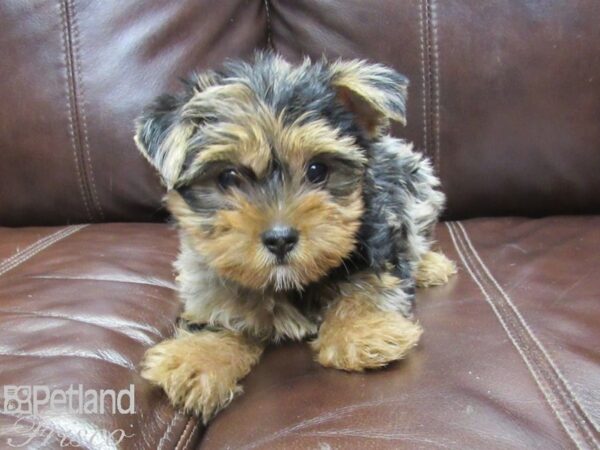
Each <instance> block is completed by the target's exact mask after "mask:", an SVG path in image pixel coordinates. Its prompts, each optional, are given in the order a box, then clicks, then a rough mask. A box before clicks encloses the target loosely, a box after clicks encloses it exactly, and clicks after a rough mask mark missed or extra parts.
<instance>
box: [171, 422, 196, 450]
mask: <svg viewBox="0 0 600 450" xmlns="http://www.w3.org/2000/svg"><path fill="white" fill-rule="evenodd" d="M193 422H194V421H193V418H192V417H190V418H189V419H188V421H187V424H186V425H185V428H184V429H183V432H182V433H181V436H179V439H178V440H177V444H175V447H174V450H179V445H180V444H181V443H182V442H183V438H184V436H186V433H187V431H188V428H189V427H190V425H192V424H193ZM192 432H193V430H192ZM191 435H192V433H190V434H189V435H187V439H186V441H185V444H186V445H187V443H188V442H189V439H190V436H191ZM184 448H185V447H184Z"/></svg>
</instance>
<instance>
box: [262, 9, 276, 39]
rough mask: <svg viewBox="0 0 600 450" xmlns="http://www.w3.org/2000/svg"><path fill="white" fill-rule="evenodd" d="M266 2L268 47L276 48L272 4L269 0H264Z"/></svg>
mask: <svg viewBox="0 0 600 450" xmlns="http://www.w3.org/2000/svg"><path fill="white" fill-rule="evenodd" d="M264 3H265V15H266V16H267V47H268V48H269V49H270V50H275V46H274V45H273V30H272V28H271V5H270V3H269V0H264Z"/></svg>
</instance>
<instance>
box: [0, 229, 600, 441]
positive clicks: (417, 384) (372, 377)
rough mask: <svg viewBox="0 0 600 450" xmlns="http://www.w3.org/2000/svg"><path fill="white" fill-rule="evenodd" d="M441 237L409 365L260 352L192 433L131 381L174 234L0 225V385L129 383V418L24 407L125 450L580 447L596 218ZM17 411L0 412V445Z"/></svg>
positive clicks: (167, 292)
mask: <svg viewBox="0 0 600 450" xmlns="http://www.w3.org/2000/svg"><path fill="white" fill-rule="evenodd" d="M461 227H464V230H465V231H462V228H461ZM65 230H66V231H65ZM450 232H452V234H450ZM57 233H58V235H57ZM60 233H62V234H60ZM66 233H67V234H66ZM65 234H66V235H65ZM49 236H54V237H52V238H51V240H50V241H51V242H50V243H48V240H46V241H44V239H47V238H48V237H49ZM437 237H438V241H439V244H438V245H439V248H440V249H442V250H443V251H444V252H445V253H446V254H447V255H448V256H449V257H450V258H452V259H453V260H455V261H457V263H458V266H459V273H458V275H457V276H456V277H454V278H453V279H452V280H451V281H450V283H449V284H448V285H446V286H443V287H437V288H430V289H426V290H420V291H419V292H418V298H417V316H418V318H419V320H420V321H421V323H422V324H423V327H424V328H425V334H424V337H423V340H422V342H421V344H420V345H419V347H418V348H417V349H416V350H415V351H414V352H413V353H412V354H411V355H410V356H409V357H408V358H407V359H406V360H405V361H403V362H401V363H397V364H393V365H392V366H391V367H389V368H387V369H385V370H381V371H374V372H368V373H365V374H348V373H343V372H339V371H335V370H330V369H324V368H321V367H320V366H318V365H317V364H316V363H315V362H314V361H313V355H312V354H311V352H310V351H309V349H308V347H307V345H306V344H285V345H282V346H279V347H274V348H271V349H269V350H268V351H267V352H266V354H265V355H264V357H263V359H262V361H261V363H260V364H259V365H258V367H257V368H256V369H255V370H254V371H252V372H251V374H250V375H249V376H248V377H247V378H246V379H245V380H244V381H243V385H244V388H245V393H244V395H243V396H241V397H239V398H238V399H236V400H234V402H233V403H232V404H231V405H230V406H229V407H228V408H227V409H226V410H224V411H223V412H221V413H220V414H219V415H218V416H217V417H216V419H215V420H214V421H213V422H212V423H211V424H210V425H209V427H208V428H207V429H206V430H204V429H203V427H202V426H200V425H198V424H197V422H196V420H195V418H190V417H188V416H185V415H184V414H180V413H176V412H174V411H173V409H172V408H171V407H170V406H169V405H168V402H167V400H166V398H165V396H164V395H163V394H162V393H161V392H160V390H159V389H156V388H152V387H151V386H149V385H148V384H147V383H146V382H145V381H144V380H142V379H141V378H140V377H139V369H138V364H139V361H140V358H141V355H142V354H143V351H144V349H145V348H147V347H148V346H150V345H152V344H153V343H155V342H158V341H159V340H160V339H162V338H164V337H167V336H170V335H171V334H172V332H173V329H174V321H175V318H176V316H177V314H178V313H179V310H180V304H179V302H178V300H177V298H176V294H175V292H174V290H173V287H174V286H173V284H174V274H173V270H172V266H171V263H172V261H173V259H174V257H175V255H176V252H177V238H176V234H175V232H174V230H172V229H170V228H168V227H167V226H166V225H161V224H139V223H138V224H104V225H89V226H86V227H83V228H78V227H67V228H58V229H57V228H23V229H6V228H4V229H0V252H1V253H0V254H1V256H2V258H3V259H2V261H3V262H2V263H1V264H2V265H0V273H1V274H0V305H2V306H1V308H0V329H2V340H1V341H0V348H1V355H0V358H1V360H2V365H1V366H0V385H6V384H35V383H36V382H37V383H42V382H43V383H45V384H50V385H52V386H55V387H58V388H60V387H61V386H63V387H64V386H68V385H69V384H78V383H85V384H89V385H91V386H93V387H97V388H98V389H101V388H104V389H107V388H120V387H123V386H128V385H129V383H133V384H134V385H135V389H136V408H137V414H136V415H135V416H128V415H118V414H117V415H111V414H106V415H91V416H87V415H86V416H77V417H70V416H63V415H61V414H60V412H59V411H54V410H53V411H43V412H42V413H41V414H40V417H39V418H38V420H39V421H40V422H41V423H42V424H43V425H44V426H45V427H47V428H49V429H55V430H65V429H66V430H67V431H68V432H69V433H70V435H73V436H75V435H77V434H78V433H79V432H81V430H82V429H85V428H86V427H98V428H104V429H109V430H112V429H116V428H125V429H128V430H131V431H132V433H133V434H135V437H132V438H131V439H126V440H125V441H124V443H123V445H122V448H138V449H139V448H161V449H166V448H178V449H181V448H194V447H198V446H199V448H202V449H217V448H218V449H221V448H235V449H241V448H247V449H251V448H256V449H273V448H282V449H283V448H285V449H296V448H297V449H303V448H327V446H328V445H329V446H330V448H357V449H358V448H390V449H392V448H393V449H398V448H502V449H504V448H543V449H564V448H576V445H579V447H580V448H594V446H593V444H594V442H596V443H597V442H598V439H599V438H600V437H599V436H598V433H597V431H594V425H593V424H596V426H597V424H598V423H599V421H600V408H599V407H598V405H599V404H600V403H599V402H598V398H597V392H598V391H599V390H600V370H599V366H598V364H599V363H600V355H599V353H598V345H597V344H598V342H600V330H599V329H598V326H597V324H598V322H599V320H600V310H599V309H598V301H597V300H598V298H599V297H600V284H599V283H598V279H599V275H600V272H599V268H600V254H599V253H598V251H597V249H598V248H599V247H600V218H598V217H587V218H586V217H580V218H576V217H569V218H567V217H563V218H547V219H540V220H525V219H477V220H469V221H465V222H461V223H454V222H453V223H449V224H443V225H440V226H439V227H438V231H437ZM40 241H42V245H41V244H39V242H40ZM40 247H42V248H40ZM31 248H34V249H37V251H32V250H30V249H31ZM15 255H16V256H17V258H15ZM19 255H20V256H19ZM19 258H20V260H19V261H20V262H18V264H17V265H14V267H12V268H11V269H10V270H7V271H4V269H3V268H5V267H6V263H5V261H7V260H9V261H14V260H15V259H19ZM478 259H480V260H481V262H478ZM13 264H14V263H13ZM484 267H485V268H484ZM486 271H487V272H489V275H488V274H486ZM505 296H506V297H508V299H509V301H508V302H507V300H506V297H505ZM511 305H512V306H511ZM513 308H514V309H513ZM515 311H517V312H518V314H519V316H520V318H519V317H518V316H516V315H515ZM14 420H15V418H14V417H11V416H8V415H0V440H1V441H2V442H4V441H5V439H7V438H8V437H11V436H12V437H15V436H16V435H15V431H14V430H13V429H12V424H13V423H14ZM561 421H562V423H561ZM563 423H564V424H563ZM567 430H569V431H567ZM202 435H203V436H202ZM590 436H591V437H590ZM38 444H40V443H39V442H38ZM83 444H84V446H85V442H83ZM40 445H41V444H40ZM319 446H321V447H319ZM44 448H59V446H58V443H57V442H56V441H51V442H50V443H49V444H48V446H46V447H44ZM91 448H97V447H93V446H91Z"/></svg>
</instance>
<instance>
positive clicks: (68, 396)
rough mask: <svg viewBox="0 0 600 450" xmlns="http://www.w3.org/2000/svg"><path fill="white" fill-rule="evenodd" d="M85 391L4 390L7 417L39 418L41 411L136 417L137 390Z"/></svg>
mask: <svg viewBox="0 0 600 450" xmlns="http://www.w3.org/2000/svg"><path fill="white" fill-rule="evenodd" d="M133 387H134V386H133V384H130V385H129V388H128V389H122V390H120V391H118V392H116V391H115V390H114V389H100V390H96V389H84V388H83V385H82V384H78V385H77V386H74V385H72V384H71V385H70V386H69V389H66V390H65V389H52V390H50V388H49V387H48V386H44V385H31V386H12V385H7V386H4V412H5V413H6V414H11V415H18V414H27V415H31V414H33V415H37V414H38V413H39V411H40V407H47V408H49V409H51V410H55V411H65V412H68V413H69V414H105V413H110V414H117V413H118V414H135V390H134V388H133Z"/></svg>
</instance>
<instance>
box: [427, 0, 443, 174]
mask: <svg viewBox="0 0 600 450" xmlns="http://www.w3.org/2000/svg"><path fill="white" fill-rule="evenodd" d="M429 21H430V23H431V46H432V49H433V52H432V57H433V59H432V61H431V66H432V69H433V86H434V89H433V94H434V97H433V114H434V119H433V126H434V131H433V132H434V133H435V149H434V151H435V159H434V161H435V165H436V167H437V173H438V175H440V171H441V159H440V158H441V143H440V120H441V119H440V96H441V92H440V51H439V45H438V20H437V3H436V0H430V2H429Z"/></svg>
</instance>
